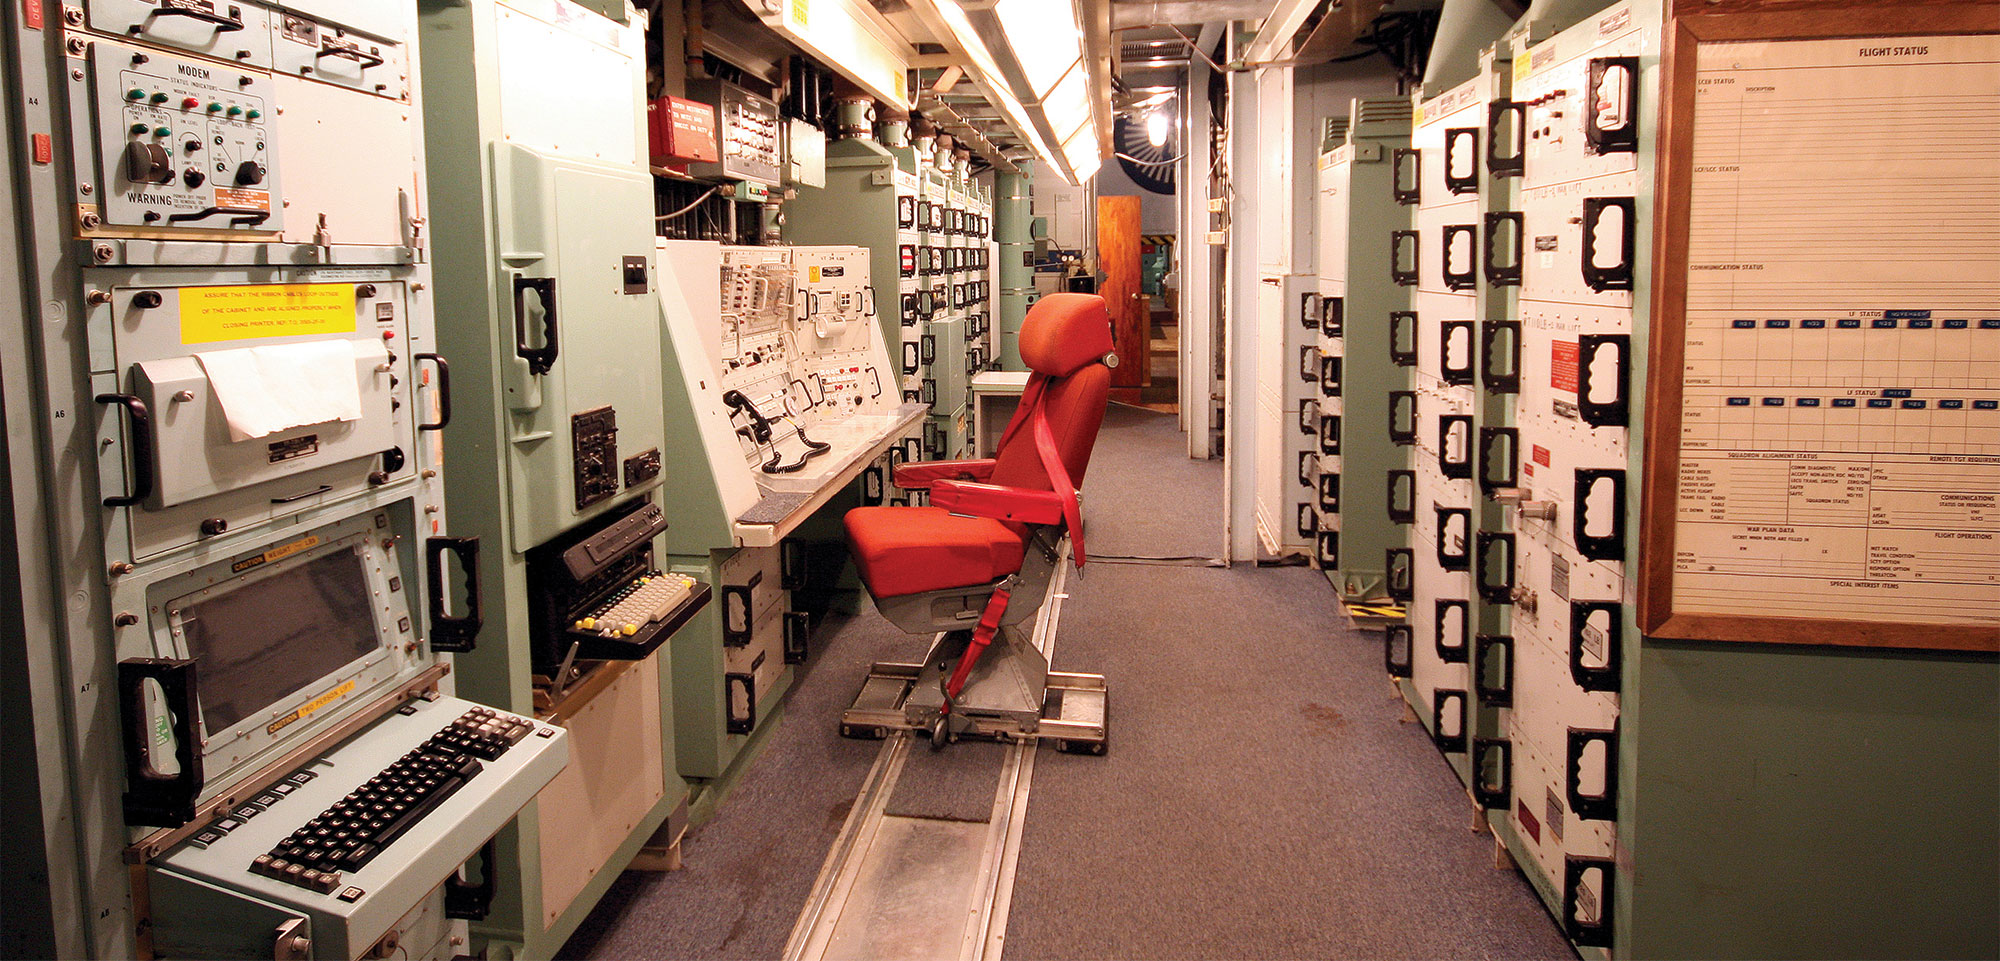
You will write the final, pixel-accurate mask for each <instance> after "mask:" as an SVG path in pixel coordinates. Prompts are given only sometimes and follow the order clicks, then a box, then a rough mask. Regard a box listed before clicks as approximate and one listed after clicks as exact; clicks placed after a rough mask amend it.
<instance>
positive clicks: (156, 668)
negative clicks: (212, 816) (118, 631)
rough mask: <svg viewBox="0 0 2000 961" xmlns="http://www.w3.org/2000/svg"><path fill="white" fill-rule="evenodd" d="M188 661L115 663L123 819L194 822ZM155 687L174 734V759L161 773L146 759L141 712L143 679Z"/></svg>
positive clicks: (195, 762) (194, 692)
mask: <svg viewBox="0 0 2000 961" xmlns="http://www.w3.org/2000/svg"><path fill="white" fill-rule="evenodd" d="M194 664H195V662H194V660H193V659H185V660H182V659H174V658H163V657H135V658H129V659H126V660H123V661H120V662H118V709H119V714H120V718H119V720H120V721H121V730H122V732H123V735H124V736H123V741H124V749H125V796H124V799H123V801H124V808H125V823H127V824H133V825H144V826H147V827H169V828H170V827H180V826H181V825H183V824H186V823H188V822H189V821H192V820H194V800H195V798H196V797H197V796H198V795H200V793H201V787H202V771H201V751H200V741H199V738H198V737H197V736H196V731H195V717H196V712H197V711H198V710H199V707H200V703H201V700H200V694H199V688H198V687H197V686H196V684H195V667H194ZM147 681H152V682H153V683H155V684H157V685H159V688H160V694H161V695H162V698H163V700H164V701H165V704H164V708H165V710H166V712H167V725H168V728H169V729H170V730H171V731H172V733H173V738H174V763H175V764H176V765H178V769H177V770H176V771H175V772H174V773H172V774H168V773H165V772H164V771H162V770H161V769H160V767H159V766H157V765H155V764H154V763H153V760H152V745H153V725H152V724H150V723H148V718H147V716H146V682H147Z"/></svg>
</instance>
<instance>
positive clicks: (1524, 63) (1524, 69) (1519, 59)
mask: <svg viewBox="0 0 2000 961" xmlns="http://www.w3.org/2000/svg"><path fill="white" fill-rule="evenodd" d="M1526 52H1527V51H1525V50H1521V51H1516V52H1515V54H1514V82H1515V83H1520V82H1521V81H1523V80H1526V79H1528V75H1529V74H1530V73H1532V72H1533V71H1534V66H1533V64H1534V58H1532V57H1526V56H1522V54H1525V53H1526Z"/></svg>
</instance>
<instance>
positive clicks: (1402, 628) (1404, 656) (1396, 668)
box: [1382, 623, 1414, 677]
mask: <svg viewBox="0 0 2000 961" xmlns="http://www.w3.org/2000/svg"><path fill="white" fill-rule="evenodd" d="M1413 668H1414V665H1413V664H1412V663H1411V657H1410V625H1409V624H1407V623H1405V624H1391V625H1389V626H1388V627H1385V628H1383V629H1382V670H1383V671H1385V672H1387V673H1388V675H1389V676H1390V677H1409V676H1410V674H1411V673H1412V671H1413Z"/></svg>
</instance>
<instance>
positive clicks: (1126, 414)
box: [1083, 404, 1222, 557]
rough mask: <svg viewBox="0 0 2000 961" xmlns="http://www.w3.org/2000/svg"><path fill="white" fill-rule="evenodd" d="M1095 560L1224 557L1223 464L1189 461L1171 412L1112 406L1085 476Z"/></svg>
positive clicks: (1089, 544)
mask: <svg viewBox="0 0 2000 961" xmlns="http://www.w3.org/2000/svg"><path fill="white" fill-rule="evenodd" d="M1083 523H1084V534H1085V536H1084V549H1085V550H1086V551H1087V552H1089V553H1090V554H1092V555H1099V554H1101V555H1105V556H1114V555H1123V556H1128V557H1130V556H1139V557H1220V556H1221V555H1222V461H1221V460H1209V461H1198V460H1189V459H1188V456H1187V435H1185V434H1182V433H1181V429H1180V420H1179V418H1177V417H1175V416H1174V415H1173V414H1165V413H1161V412H1159V411H1151V410H1146V409H1145V408H1143V407H1128V406H1126V405H1124V404H1112V405H1111V408H1110V409H1109V410H1108V411H1106V412H1105V415H1104V427H1103V429H1102V430H1101V432H1100V433H1099V434H1098V437H1097V447H1096V449H1095V450H1093V451H1092V452H1091V457H1090V470H1089V472H1088V473H1086V474H1085V475H1084V478H1083Z"/></svg>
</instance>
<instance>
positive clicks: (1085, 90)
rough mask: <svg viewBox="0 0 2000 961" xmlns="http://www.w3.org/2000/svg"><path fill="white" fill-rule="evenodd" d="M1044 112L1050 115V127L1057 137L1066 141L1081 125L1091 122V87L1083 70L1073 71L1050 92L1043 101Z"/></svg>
mask: <svg viewBox="0 0 2000 961" xmlns="http://www.w3.org/2000/svg"><path fill="white" fill-rule="evenodd" d="M1042 112H1043V113H1045V114H1047V115H1048V118H1049V127H1050V128H1051V129H1053V130H1055V131H1056V136H1058V137H1060V138H1062V139H1065V140H1067V139H1069V133H1070V131H1072V130H1075V129H1076V128H1077V126H1078V125H1079V124H1087V123H1089V122H1090V86H1089V84H1088V83H1087V82H1085V79H1084V76H1083V70H1082V69H1081V68H1079V69H1076V70H1071V71H1070V72H1069V75H1068V76H1066V77H1064V78H1063V79H1062V82H1061V83H1059V84H1056V86H1055V89H1054V90H1051V91H1049V95H1048V97H1047V98H1046V99H1044V100H1043V101H1042Z"/></svg>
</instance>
